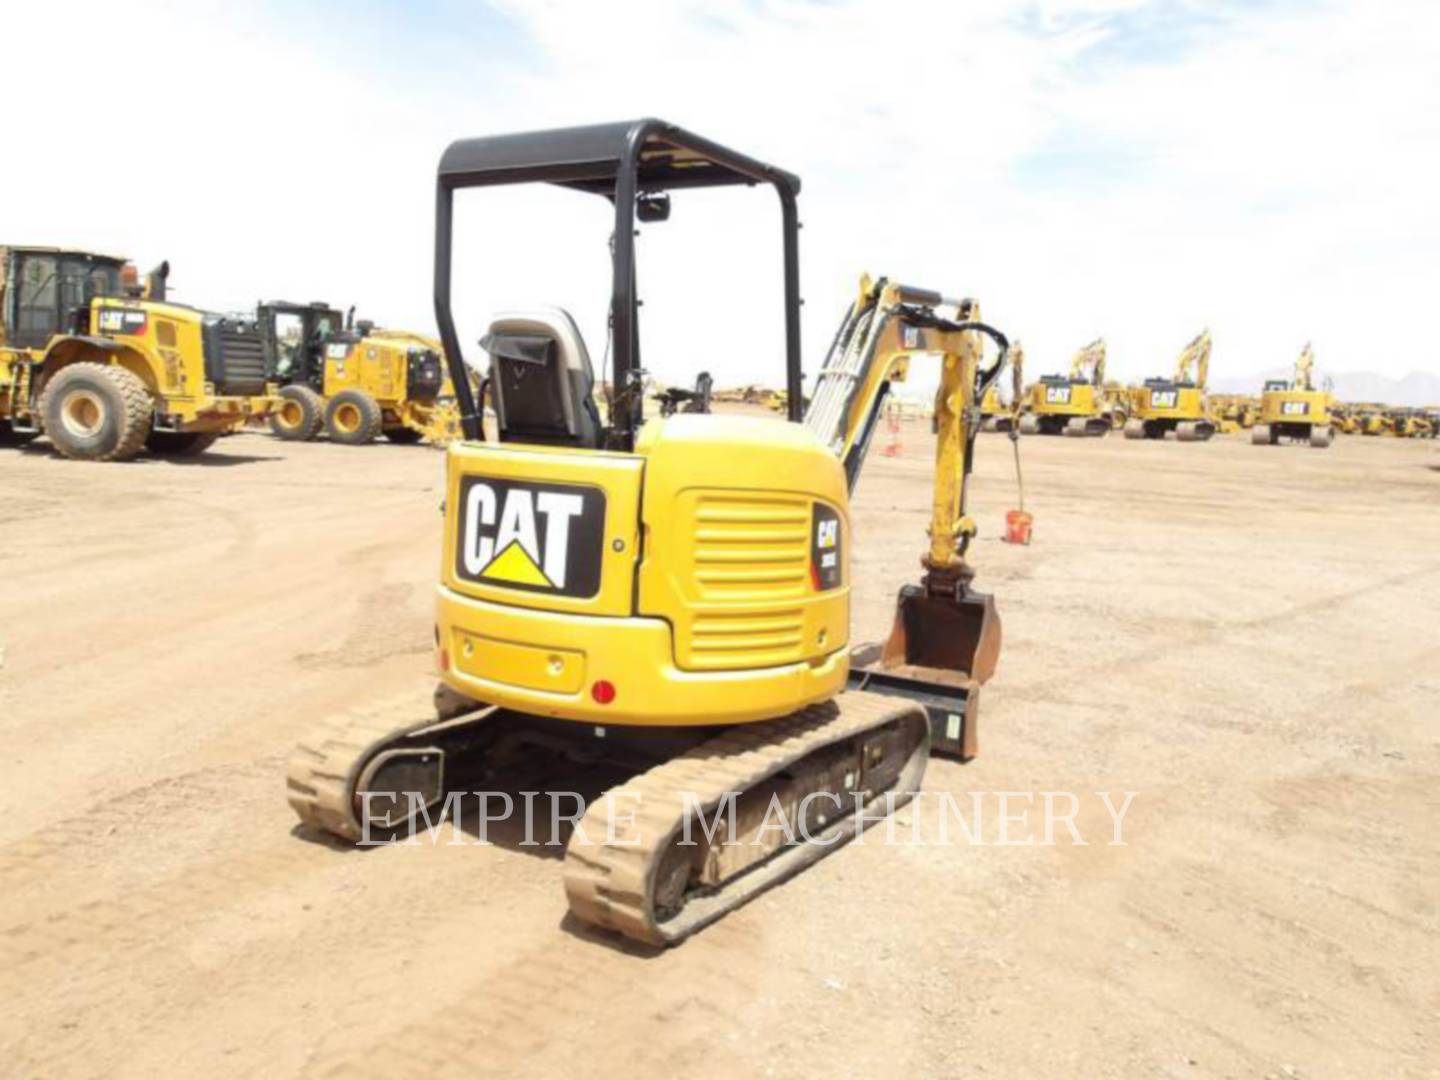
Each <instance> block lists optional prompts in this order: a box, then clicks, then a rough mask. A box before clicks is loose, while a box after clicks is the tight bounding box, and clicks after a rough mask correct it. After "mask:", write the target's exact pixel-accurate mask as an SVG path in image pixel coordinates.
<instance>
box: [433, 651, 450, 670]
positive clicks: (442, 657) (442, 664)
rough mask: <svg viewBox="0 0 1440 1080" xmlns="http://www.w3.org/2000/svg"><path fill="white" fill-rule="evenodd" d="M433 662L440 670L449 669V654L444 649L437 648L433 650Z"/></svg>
mask: <svg viewBox="0 0 1440 1080" xmlns="http://www.w3.org/2000/svg"><path fill="white" fill-rule="evenodd" d="M435 663H436V664H437V665H438V666H439V668H440V670H441V671H449V670H450V654H449V653H448V652H447V651H445V650H444V649H437V650H436V651H435Z"/></svg>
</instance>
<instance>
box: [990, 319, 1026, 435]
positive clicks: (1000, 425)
mask: <svg viewBox="0 0 1440 1080" xmlns="http://www.w3.org/2000/svg"><path fill="white" fill-rule="evenodd" d="M1009 363H1010V376H1011V380H1010V400H1009V401H1008V402H1003V401H1001V400H1000V387H999V386H998V385H992V386H991V387H990V388H989V389H988V390H986V391H985V396H984V398H983V400H982V401H981V402H980V430H981V431H1003V432H1012V431H1015V430H1016V429H1017V428H1020V427H1023V425H1024V423H1025V420H1024V417H1023V416H1021V412H1022V410H1023V409H1024V407H1025V350H1024V348H1022V347H1021V345H1020V341H1019V339H1018V338H1017V339H1016V340H1015V341H1012V342H1011V343H1010V356H1009Z"/></svg>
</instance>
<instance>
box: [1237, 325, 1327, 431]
mask: <svg viewBox="0 0 1440 1080" xmlns="http://www.w3.org/2000/svg"><path fill="white" fill-rule="evenodd" d="M1331 405H1332V399H1331V396H1330V392H1329V391H1328V390H1318V389H1316V387H1315V352H1314V350H1313V349H1311V348H1310V343H1309V342H1308V341H1307V342H1306V343H1305V347H1304V348H1303V349H1301V350H1300V356H1299V357H1298V358H1297V359H1296V361H1295V376H1294V378H1293V379H1291V380H1290V381H1289V382H1286V381H1285V380H1284V379H1274V380H1271V381H1270V382H1267V383H1266V384H1265V389H1264V391H1263V392H1262V393H1261V395H1260V418H1259V422H1258V423H1257V424H1256V425H1255V426H1254V428H1252V429H1251V431H1250V441H1251V442H1252V443H1254V444H1255V445H1256V446H1275V445H1277V444H1278V443H1279V442H1280V440H1281V439H1287V440H1289V441H1291V442H1308V443H1309V444H1310V445H1311V446H1314V447H1316V448H1318V449H1324V448H1325V447H1327V446H1329V445H1330V444H1331V443H1332V442H1334V441H1335V427H1334V424H1333V422H1332V420H1331V416H1330V409H1331Z"/></svg>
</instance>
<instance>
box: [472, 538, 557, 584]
mask: <svg viewBox="0 0 1440 1080" xmlns="http://www.w3.org/2000/svg"><path fill="white" fill-rule="evenodd" d="M480 576H481V577H488V578H495V579H496V580H498V581H509V582H511V583H513V584H515V585H538V586H539V587H540V588H542V589H553V588H554V587H555V586H554V584H553V583H552V582H551V581H550V579H549V578H547V577H546V576H545V574H544V572H543V571H542V570H541V569H540V567H538V566H536V565H535V560H534V559H532V558H530V555H529V553H528V552H526V550H525V549H524V548H523V547H521V546H520V541H518V540H511V541H510V543H509V544H508V545H506V547H505V550H504V551H502V552H500V554H499V555H496V556H495V558H493V559H491V560H490V564H489V565H488V566H486V567H485V569H484V570H481V571H480Z"/></svg>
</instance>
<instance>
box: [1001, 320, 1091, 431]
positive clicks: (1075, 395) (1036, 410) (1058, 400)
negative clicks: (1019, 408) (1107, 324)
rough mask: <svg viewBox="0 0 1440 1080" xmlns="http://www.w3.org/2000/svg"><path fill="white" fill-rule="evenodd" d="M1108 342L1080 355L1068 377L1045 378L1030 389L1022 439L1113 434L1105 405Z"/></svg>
mask: <svg viewBox="0 0 1440 1080" xmlns="http://www.w3.org/2000/svg"><path fill="white" fill-rule="evenodd" d="M1104 386H1105V339H1104V338H1097V339H1096V340H1094V341H1092V342H1090V344H1089V345H1086V346H1085V347H1084V348H1083V349H1081V350H1080V351H1079V352H1077V353H1076V354H1075V356H1074V359H1072V360H1071V361H1070V373H1069V374H1068V375H1042V376H1041V377H1040V381H1039V382H1037V383H1036V384H1035V385H1034V386H1032V387H1030V394H1029V398H1030V400H1029V401H1028V402H1027V403H1026V404H1027V406H1028V408H1027V409H1026V412H1025V415H1024V416H1023V417H1022V418H1021V420H1020V433H1021V434H1022V435H1059V434H1061V433H1064V434H1066V435H1069V436H1072V437H1082V438H1083V437H1084V436H1086V435H1093V436H1101V435H1108V434H1109V433H1110V426H1111V425H1110V417H1109V416H1108V415H1107V412H1106V403H1105V393H1104Z"/></svg>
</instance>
